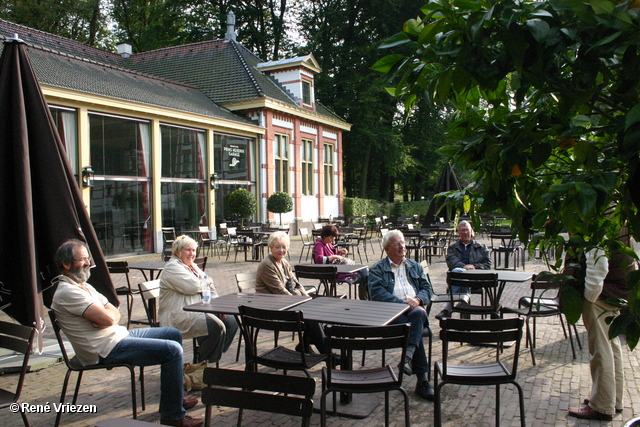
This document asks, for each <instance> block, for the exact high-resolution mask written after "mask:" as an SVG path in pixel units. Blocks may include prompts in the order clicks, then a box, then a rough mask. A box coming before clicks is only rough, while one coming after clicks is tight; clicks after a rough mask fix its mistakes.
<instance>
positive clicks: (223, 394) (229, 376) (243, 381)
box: [202, 368, 316, 427]
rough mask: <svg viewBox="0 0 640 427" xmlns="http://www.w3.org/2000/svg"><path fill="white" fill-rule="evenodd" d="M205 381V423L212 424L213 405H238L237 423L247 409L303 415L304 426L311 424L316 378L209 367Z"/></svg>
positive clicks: (203, 400)
mask: <svg viewBox="0 0 640 427" xmlns="http://www.w3.org/2000/svg"><path fill="white" fill-rule="evenodd" d="M204 383H205V384H207V387H206V388H205V389H203V390H202V403H204V404H205V405H206V410H205V417H204V422H205V426H206V427H209V426H211V406H212V405H216V406H228V407H232V408H238V409H239V411H238V426H240V425H241V423H242V412H243V410H244V409H250V410H255V411H264V412H271V413H277V414H285V415H292V416H296V417H302V426H309V422H310V419H311V415H313V400H312V398H313V394H314V392H315V389H316V382H315V380H314V379H313V378H307V377H294V376H282V375H277V374H267V373H263V372H251V371H236V370H231V369H215V368H206V369H205V370H204Z"/></svg>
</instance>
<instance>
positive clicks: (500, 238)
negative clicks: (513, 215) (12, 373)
mask: <svg viewBox="0 0 640 427" xmlns="http://www.w3.org/2000/svg"><path fill="white" fill-rule="evenodd" d="M489 237H490V239H491V253H492V254H493V266H494V267H493V268H494V269H496V270H498V269H505V270H509V269H512V270H514V271H515V270H516V269H517V268H518V266H519V263H520V261H522V269H524V248H523V247H522V245H521V244H520V242H519V241H518V239H517V238H515V237H514V236H513V235H512V234H511V232H510V231H504V232H502V231H501V232H494V233H491V234H490V235H489ZM511 258H513V262H512V263H511V267H510V266H509V260H510V259H511ZM503 260H504V262H503ZM501 265H502V267H500V266H501Z"/></svg>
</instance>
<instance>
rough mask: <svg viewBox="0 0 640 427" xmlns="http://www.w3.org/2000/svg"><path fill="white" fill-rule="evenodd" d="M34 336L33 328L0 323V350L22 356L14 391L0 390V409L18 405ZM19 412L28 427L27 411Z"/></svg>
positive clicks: (34, 330)
mask: <svg viewBox="0 0 640 427" xmlns="http://www.w3.org/2000/svg"><path fill="white" fill-rule="evenodd" d="M35 336H36V329H35V328H33V327H30V326H24V325H20V324H18V323H9V322H3V321H0V348H4V349H7V350H10V351H12V352H15V353H20V354H22V355H24V356H23V358H22V365H21V367H20V376H19V377H18V384H17V385H16V389H15V391H9V390H6V389H4V388H0V409H3V408H8V407H9V406H10V405H12V404H14V403H16V404H18V405H19V403H18V399H20V393H21V392H22V385H23V384H24V379H25V376H26V375H27V369H28V368H29V356H30V355H31V347H32V346H33V339H34V337H35ZM11 412H14V411H11ZM19 412H20V415H22V422H23V423H24V425H25V426H26V427H29V426H30V425H31V424H30V423H29V419H28V418H27V411H22V410H21V411H19Z"/></svg>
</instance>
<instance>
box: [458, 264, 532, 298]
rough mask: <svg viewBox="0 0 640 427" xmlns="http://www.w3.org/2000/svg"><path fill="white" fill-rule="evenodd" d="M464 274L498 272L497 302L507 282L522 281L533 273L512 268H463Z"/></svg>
mask: <svg viewBox="0 0 640 427" xmlns="http://www.w3.org/2000/svg"><path fill="white" fill-rule="evenodd" d="M463 273H465V274H486V273H498V292H497V293H496V296H497V298H498V302H499V301H500V299H501V297H502V293H503V292H504V288H505V286H506V284H507V282H511V283H524V282H526V281H528V280H531V278H532V277H533V276H534V274H535V273H531V272H528V271H512V270H465V271H464V272H463Z"/></svg>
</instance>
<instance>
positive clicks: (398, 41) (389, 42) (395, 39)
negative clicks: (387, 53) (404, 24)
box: [378, 33, 409, 49]
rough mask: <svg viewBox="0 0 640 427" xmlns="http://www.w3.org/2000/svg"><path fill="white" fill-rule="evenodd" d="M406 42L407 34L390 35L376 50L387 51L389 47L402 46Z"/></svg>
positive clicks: (407, 40)
mask: <svg viewBox="0 0 640 427" xmlns="http://www.w3.org/2000/svg"><path fill="white" fill-rule="evenodd" d="M407 42H409V37H408V36H407V34H406V33H398V34H394V35H392V36H391V37H389V38H388V39H386V40H385V41H383V42H382V44H380V46H379V47H378V49H388V48H390V47H396V46H400V45H403V44H405V43H407Z"/></svg>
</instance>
